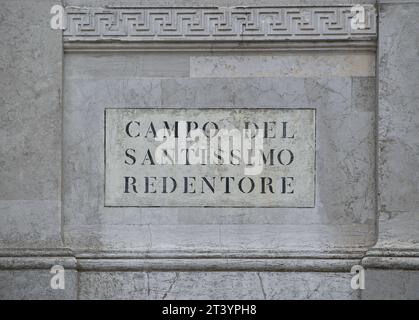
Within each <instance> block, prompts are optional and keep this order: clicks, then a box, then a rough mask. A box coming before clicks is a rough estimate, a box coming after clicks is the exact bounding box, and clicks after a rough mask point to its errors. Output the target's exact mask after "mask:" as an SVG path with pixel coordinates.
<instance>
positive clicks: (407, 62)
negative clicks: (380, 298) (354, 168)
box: [377, 3, 419, 248]
mask: <svg viewBox="0 0 419 320" xmlns="http://www.w3.org/2000/svg"><path fill="white" fill-rule="evenodd" d="M418 14H419V3H411V4H399V5H396V4H382V5H380V38H379V43H378V46H379V51H378V52H379V57H378V62H379V65H378V74H379V82H378V105H379V112H378V115H379V118H378V121H379V122H378V126H379V132H378V134H379V136H378V147H379V150H378V191H379V204H378V205H379V207H378V209H379V212H380V225H379V229H380V230H381V231H380V235H379V242H378V244H377V246H381V247H396V248H397V247H415V248H418V247H419V233H418V232H417V230H419V219H418V216H419V209H418V208H419V198H418V196H417V194H418V192H419V173H418V167H419V157H418V155H419V139H418V128H419V109H418V103H417V101H418V100H419V91H418V87H419V78H418V74H419V51H418V50H419V49H418V48H419V38H418V33H417V32H416V31H417V23H418ZM401 17H403V18H401Z"/></svg>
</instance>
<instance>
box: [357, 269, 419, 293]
mask: <svg viewBox="0 0 419 320" xmlns="http://www.w3.org/2000/svg"><path fill="white" fill-rule="evenodd" d="M418 288H419V272H418V271H408V270H373V269H371V270H367V271H366V273H365V290H363V291H362V293H361V297H362V299H364V300H417V299H419V290H418Z"/></svg>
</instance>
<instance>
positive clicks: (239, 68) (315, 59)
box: [190, 52, 375, 78]
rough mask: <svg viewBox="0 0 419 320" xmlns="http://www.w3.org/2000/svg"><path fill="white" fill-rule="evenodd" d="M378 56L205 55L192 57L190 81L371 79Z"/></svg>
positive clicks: (316, 54) (328, 54) (312, 53)
mask: <svg viewBox="0 0 419 320" xmlns="http://www.w3.org/2000/svg"><path fill="white" fill-rule="evenodd" d="M374 75H375V55H374V53H373V52H366V53H353V52H352V53H334V52H332V53H330V52H329V53H328V52H304V53H300V54H298V55H296V54H292V53H267V54H264V55H261V54H259V55H253V54H245V55H240V56H237V55H211V56H207V55H202V56H192V57H191V58H190V76H191V78H221V77H225V78H243V77H285V76H291V77H303V78H309V77H317V78H318V77H339V76H342V77H350V76H359V77H371V76H374Z"/></svg>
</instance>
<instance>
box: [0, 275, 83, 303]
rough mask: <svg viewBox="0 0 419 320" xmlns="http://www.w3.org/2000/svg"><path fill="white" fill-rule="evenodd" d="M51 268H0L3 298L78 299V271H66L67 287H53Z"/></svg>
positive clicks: (0, 285) (1, 296) (0, 288)
mask: <svg viewBox="0 0 419 320" xmlns="http://www.w3.org/2000/svg"><path fill="white" fill-rule="evenodd" d="M52 276H53V275H52V274H51V273H50V269H32V270H31V269H25V270H0V299H1V300H6V299H7V300H23V299H25V300H26V299H29V300H66V299H71V300H73V299H77V272H76V271H74V270H67V271H65V288H64V289H52V288H51V283H50V282H51V277H52Z"/></svg>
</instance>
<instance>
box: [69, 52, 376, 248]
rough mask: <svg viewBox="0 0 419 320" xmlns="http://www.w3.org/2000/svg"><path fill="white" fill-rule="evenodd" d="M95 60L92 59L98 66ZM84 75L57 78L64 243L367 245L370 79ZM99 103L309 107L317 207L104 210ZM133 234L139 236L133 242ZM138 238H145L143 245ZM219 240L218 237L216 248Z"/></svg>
mask: <svg viewBox="0 0 419 320" xmlns="http://www.w3.org/2000/svg"><path fill="white" fill-rule="evenodd" d="M103 63H104V60H103V59H101V61H100V64H98V68H100V66H101V65H102V64H103ZM94 74H95V73H94V72H92V74H91V75H89V77H87V76H86V73H83V76H82V77H81V76H77V77H76V76H75V75H74V74H73V76H72V77H69V78H68V79H66V81H65V86H66V88H65V90H66V97H65V103H66V108H65V115H64V117H65V125H64V144H65V148H64V153H65V157H64V158H65V162H64V174H65V179H64V190H65V193H66V194H67V195H68V197H66V199H65V200H64V202H65V210H64V212H65V215H66V226H65V229H66V233H65V234H66V239H67V241H68V243H71V244H74V245H76V244H77V247H87V246H88V245H92V244H95V248H106V247H108V246H110V247H112V248H116V247H118V246H119V247H121V248H131V249H132V248H138V249H141V248H144V247H146V248H151V249H152V248H164V246H169V247H170V248H176V247H178V248H182V247H183V246H185V247H188V248H195V249H198V248H199V247H201V248H208V247H210V248H218V247H219V246H220V245H221V247H222V248H233V247H234V248H239V247H241V248H246V247H251V248H263V247H264V246H268V247H269V248H274V247H276V248H278V247H288V246H292V247H298V246H305V245H308V246H309V247H312V248H316V247H317V248H318V247H319V246H320V247H327V246H332V245H333V246H337V247H339V246H365V245H368V244H371V243H372V242H373V241H374V238H375V235H374V232H375V231H374V219H375V213H374V207H375V204H374V179H373V175H374V171H373V168H374V126H373V123H374V107H373V106H372V105H371V104H372V103H374V99H373V98H371V95H372V97H373V95H374V94H373V93H371V94H370V93H366V91H368V92H370V90H371V88H372V87H373V84H374V78H368V77H360V78H358V77H354V78H347V77H338V78H326V79H315V78H293V77H282V78H254V79H247V78H234V79H231V78H230V79H227V78H214V79H205V78H197V79H179V78H176V79H170V78H140V79H132V78H129V77H128V79H114V80H110V79H106V80H102V79H100V78H98V77H94ZM361 83H364V84H366V86H364V85H361ZM134 88H135V90H134ZM108 106H117V107H120V108H132V107H133V106H142V107H159V106H161V107H191V108H204V107H214V106H223V107H255V106H258V107H259V106H260V107H274V108H277V107H290V108H302V107H309V108H310V107H314V108H316V110H317V119H319V120H318V123H317V141H318V143H317V148H318V155H317V156H318V161H317V166H318V167H317V177H318V181H317V192H316V197H317V199H316V203H317V204H318V205H316V208H314V209H298V210H297V209H292V208H290V209H275V210H272V209H251V208H249V209H245V208H243V209H231V208H230V209H228V210H226V209H221V210H220V209H216V210H214V209H211V208H197V209H187V208H182V209H180V208H179V209H176V208H170V209H169V208H104V207H103V203H104V198H103V179H104V177H103V172H104V168H103V163H104V158H103V156H104V149H103V132H104V131H103V114H104V109H105V108H106V107H108ZM354 151H357V152H354ZM355 186H356V187H355ZM360 199H362V200H360ZM80 213H83V214H80ZM86 224H87V225H86ZM146 224H150V227H148V226H146ZM241 224H245V225H246V226H244V225H243V226H241ZM252 224H254V225H253V226H252ZM265 224H273V225H271V226H267V225H266V226H265ZM224 225H225V226H224ZM229 225H231V226H229ZM198 226H199V228H198ZM233 229H234V230H236V231H234V232H233V233H231V234H230V232H231V231H230V230H233ZM82 230H85V231H82ZM116 230H119V231H116ZM163 230H166V231H163ZM169 230H170V232H169ZM245 230H246V231H245ZM268 230H269V231H268ZM258 232H260V235H261V236H258V235H257V234H258ZM139 235H141V240H140V239H139V240H138V241H136V237H138V236H139ZM203 235H205V236H203ZM251 235H252V237H256V238H257V239H258V240H255V239H252V238H251ZM262 235H265V237H264V236H262ZM268 235H269V236H268ZM297 235H298V236H297ZM302 235H304V236H302ZM144 238H148V240H146V242H143V241H144V240H142V239H144ZM220 238H221V239H226V240H225V241H222V242H221V244H220V241H219V239H220ZM83 239H86V240H85V241H86V242H85V244H83V242H84V240H83ZM251 239H252V240H251Z"/></svg>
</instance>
